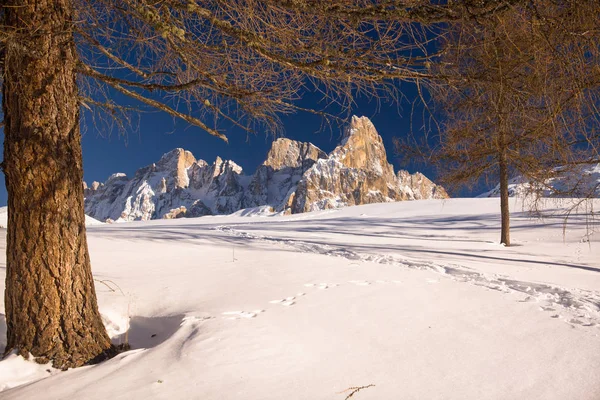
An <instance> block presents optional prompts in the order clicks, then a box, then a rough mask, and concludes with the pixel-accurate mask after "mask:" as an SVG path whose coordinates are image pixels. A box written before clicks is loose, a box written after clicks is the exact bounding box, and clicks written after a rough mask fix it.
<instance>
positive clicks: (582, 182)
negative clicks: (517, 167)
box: [477, 164, 600, 197]
mask: <svg viewBox="0 0 600 400" xmlns="http://www.w3.org/2000/svg"><path fill="white" fill-rule="evenodd" d="M554 171H555V174H556V176H555V177H554V178H551V179H548V182H546V184H545V185H543V186H541V185H540V188H539V192H540V193H541V195H542V196H543V197H565V196H568V197H578V196H579V197H590V196H591V197H600V164H595V165H582V166H578V167H575V168H572V169H569V170H566V169H565V168H556V169H555V170H554ZM532 190H533V187H532V185H531V183H530V182H528V181H527V180H526V179H525V178H524V177H522V176H517V177H514V178H512V179H510V180H509V182H508V192H509V196H511V197H513V196H526V195H527V194H528V193H530V192H532ZM499 196H500V185H497V186H496V187H495V188H494V189H492V190H490V191H488V192H485V193H482V194H480V195H479V196H477V197H499Z"/></svg>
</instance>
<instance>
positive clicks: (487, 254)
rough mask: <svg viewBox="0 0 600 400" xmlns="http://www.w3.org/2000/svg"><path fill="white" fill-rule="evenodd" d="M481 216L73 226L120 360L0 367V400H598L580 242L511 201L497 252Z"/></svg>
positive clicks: (404, 213)
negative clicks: (69, 366)
mask: <svg viewBox="0 0 600 400" xmlns="http://www.w3.org/2000/svg"><path fill="white" fill-rule="evenodd" d="M497 203H498V201H497V200H496V199H465V200H461V199H457V200H448V201H418V202H403V203H386V204H377V205H368V206H360V207H352V208H347V209H343V210H339V211H335V212H318V213H311V214H302V215H292V216H275V217H254V218H244V217H241V216H229V217H204V218H199V219H189V220H172V221H149V222H143V223H129V224H119V225H103V226H98V227H90V228H89V229H88V232H89V243H90V251H91V257H92V263H93V270H94V274H95V278H96V279H97V283H96V288H97V292H98V297H99V303H100V311H101V313H102V315H103V318H104V321H105V325H106V326H107V328H109V332H111V335H112V336H113V340H114V341H115V343H119V342H123V341H125V340H126V338H125V335H127V340H128V341H129V342H130V343H131V345H132V348H133V350H131V351H129V352H126V353H123V354H121V355H119V356H118V357H116V358H114V359H112V360H109V361H107V362H105V363H102V364H100V365H96V366H90V367H84V368H79V369H75V370H70V371H67V372H58V371H55V370H53V369H51V368H49V366H38V365H37V364H34V363H32V362H27V361H24V360H23V359H22V358H20V357H17V356H15V355H11V356H9V358H7V359H5V360H4V361H1V362H0V390H2V389H4V391H3V392H0V397H2V398H3V399H29V398H31V399H33V398H38V399H39V398H48V399H55V398H70V399H105V398H107V397H110V398H117V399H119V398H122V399H146V398H150V399H173V398H178V399H240V398H246V399H308V398H310V399H344V398H345V395H346V394H347V393H342V392H343V391H344V390H345V389H347V388H349V387H352V386H363V385H369V384H374V385H375V386H373V387H370V388H368V389H365V390H362V391H361V392H360V393H357V394H356V395H355V396H354V397H355V398H357V399H359V400H363V399H364V400H367V399H397V398H407V399H423V398H430V399H442V398H443V399H482V398H486V399H506V398H519V399H520V398H523V399H534V398H543V399H565V398H577V399H590V400H592V399H597V398H599V397H600V378H598V377H597V373H596V371H598V370H599V368H600V355H599V354H598V348H600V347H599V345H600V317H599V315H600V314H599V312H600V300H599V299H600V294H599V292H600V273H599V272H600V261H598V260H600V257H598V256H599V255H600V251H599V250H598V249H599V247H598V244H600V243H599V241H598V237H597V234H593V233H592V234H591V235H589V233H590V232H589V231H586V230H585V227H584V226H583V224H582V223H581V221H580V220H578V219H574V220H573V225H571V226H570V227H568V228H567V235H566V236H564V237H563V235H562V226H561V225H560V224H557V223H556V220H555V219H553V218H548V219H546V220H545V221H543V222H541V221H539V220H536V219H530V218H529V217H527V216H526V214H522V213H520V212H519V210H518V209H517V208H516V207H517V205H516V204H515V209H516V210H517V211H516V212H515V213H513V227H514V231H513V238H514V240H515V242H516V244H517V246H515V247H510V248H504V247H502V246H498V245H495V244H494V243H495V242H496V240H497V236H499V232H498V226H499V222H498V217H497V215H496V214H497V209H496V208H497V205H498V204H497ZM511 205H513V204H512V203H511ZM586 232H587V233H588V235H587V236H586ZM583 238H588V241H587V242H586V241H582V239H583ZM2 240H4V239H2ZM1 244H2V246H5V244H4V241H2V242H1ZM3 274H4V270H3V269H0V275H2V276H1V278H3ZM100 281H102V282H104V283H106V284H103V283H100ZM115 285H117V286H118V287H116V286H115ZM0 301H1V300H0ZM1 305H2V308H0V312H3V311H1V310H2V309H3V303H1ZM2 329H5V327H3V326H2V324H1V323H0V331H2ZM0 333H2V332H0ZM1 340H4V335H2V339H1ZM48 371H50V372H48ZM24 383H29V384H28V385H24ZM19 385H20V386H19ZM354 397H353V398H354Z"/></svg>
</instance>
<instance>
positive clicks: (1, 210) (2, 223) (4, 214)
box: [0, 207, 103, 228]
mask: <svg viewBox="0 0 600 400" xmlns="http://www.w3.org/2000/svg"><path fill="white" fill-rule="evenodd" d="M102 224H103V223H102V222H100V221H98V220H97V219H94V218H92V217H90V216H89V215H86V216H85V225H86V226H90V225H102ZM7 225H8V207H0V228H6V227H7Z"/></svg>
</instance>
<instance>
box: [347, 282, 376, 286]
mask: <svg viewBox="0 0 600 400" xmlns="http://www.w3.org/2000/svg"><path fill="white" fill-rule="evenodd" d="M348 283H352V284H354V285H356V286H369V285H370V284H371V283H370V282H368V281H348Z"/></svg>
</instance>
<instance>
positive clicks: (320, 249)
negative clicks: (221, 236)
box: [214, 225, 600, 326]
mask: <svg viewBox="0 0 600 400" xmlns="http://www.w3.org/2000/svg"><path fill="white" fill-rule="evenodd" d="M214 229H215V230H219V231H221V232H224V233H227V234H229V235H231V236H237V237H241V238H246V239H250V240H258V241H264V242H271V243H276V244H281V245H284V246H288V247H291V248H293V249H295V250H297V251H299V252H302V253H313V254H322V255H327V256H333V257H343V258H346V259H348V260H353V261H363V262H374V263H377V264H389V265H394V266H398V267H403V268H410V269H418V270H428V271H434V272H437V273H441V274H444V275H445V276H447V277H449V278H451V279H453V280H455V281H459V282H466V283H470V284H472V285H476V286H482V287H485V288H487V289H491V290H497V291H500V292H503V293H514V292H520V293H525V294H527V295H528V297H527V298H526V299H525V300H520V301H521V302H528V301H536V302H538V301H546V302H547V303H549V304H550V305H551V306H552V307H559V308H561V309H562V310H564V311H565V312H566V313H568V314H571V315H575V314H577V313H581V312H585V313H587V314H589V317H587V319H588V320H589V321H590V324H591V325H590V324H588V323H587V322H586V323H584V324H580V325H581V326H593V325H598V326H600V325H599V324H600V293H598V292H595V291H587V290H582V289H573V290H567V289H564V288H560V287H556V286H551V285H548V284H540V283H533V282H523V281H518V280H513V279H507V278H504V277H502V276H500V275H497V274H494V275H492V276H488V275H487V274H484V273H480V272H477V271H473V270H471V269H470V268H467V267H465V266H461V265H439V264H436V263H433V262H428V261H419V262H417V261H410V260H406V259H400V258H397V257H395V256H392V255H384V254H366V253H362V254H361V253H357V252H355V251H352V250H350V249H348V245H330V244H321V243H313V242H308V241H301V240H291V239H282V238H275V237H270V236H262V235H256V234H251V233H248V232H243V231H238V230H236V229H234V228H232V227H230V226H225V225H222V226H217V227H215V228H214ZM434 281H435V282H434ZM394 283H400V282H394ZM429 283H437V280H433V279H432V280H430V282H429ZM304 286H306V287H316V288H319V289H327V288H330V287H333V286H337V285H331V284H314V283H311V284H305V285H304Z"/></svg>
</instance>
